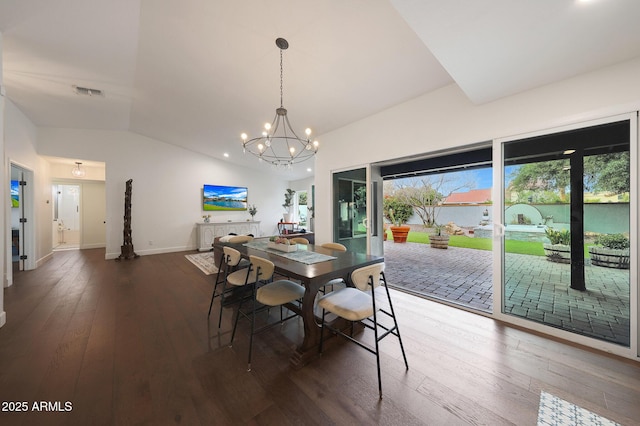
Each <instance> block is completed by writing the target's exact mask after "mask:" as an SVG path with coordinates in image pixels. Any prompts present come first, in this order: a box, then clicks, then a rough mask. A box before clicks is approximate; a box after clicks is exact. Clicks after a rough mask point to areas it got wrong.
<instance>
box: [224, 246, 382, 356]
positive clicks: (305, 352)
mask: <svg viewBox="0 0 640 426" xmlns="http://www.w3.org/2000/svg"><path fill="white" fill-rule="evenodd" d="M225 245H228V246H231V247H233V248H235V249H236V250H238V251H239V252H240V253H241V255H242V256H243V257H245V258H249V256H251V255H253V256H259V257H263V258H265V259H269V260H270V261H271V262H273V264H274V265H275V272H276V273H277V274H279V275H283V276H285V277H289V278H290V279H292V280H297V281H300V283H301V284H302V285H303V286H304V287H305V293H304V298H303V300H302V310H301V312H299V313H300V315H301V316H302V320H303V322H304V339H303V341H302V343H301V344H300V345H298V347H297V348H296V350H295V351H294V353H293V354H292V356H291V358H290V362H291V365H292V367H294V368H300V367H302V366H304V365H305V364H306V363H308V362H309V361H310V360H311V359H313V358H315V357H316V356H317V355H318V348H319V345H320V332H321V329H320V324H319V321H320V319H319V318H316V315H315V311H314V304H315V299H316V295H317V294H318V290H319V289H320V288H322V287H323V286H324V285H325V284H326V283H327V282H328V281H330V280H332V279H335V278H343V279H344V280H345V282H347V283H349V276H350V274H351V272H353V271H354V270H356V269H358V268H361V267H363V266H367V265H371V264H374V263H379V262H383V261H384V258H383V257H380V256H372V255H368V254H366V253H356V252H352V251H346V252H341V251H336V250H330V249H326V248H323V247H321V246H319V245H313V244H309V245H302V244H300V245H298V249H299V250H309V251H313V252H316V253H321V254H325V255H328V256H332V257H334V259H331V260H326V261H323V262H318V263H313V264H310V265H309V264H305V263H302V262H299V261H296V260H291V259H287V258H285V257H282V256H281V255H279V254H276V253H273V252H272V251H264V250H259V249H255V248H250V247H247V246H246V245H244V244H231V243H223V242H219V241H217V242H214V245H213V247H214V250H216V251H219V252H222V247H224V246H225Z"/></svg>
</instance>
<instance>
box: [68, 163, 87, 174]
mask: <svg viewBox="0 0 640 426" xmlns="http://www.w3.org/2000/svg"><path fill="white" fill-rule="evenodd" d="M81 165H82V163H81V162H79V161H76V167H74V168H73V169H72V170H71V174H72V175H73V176H74V177H77V178H81V177H84V175H85V172H84V169H81V168H80V166H81Z"/></svg>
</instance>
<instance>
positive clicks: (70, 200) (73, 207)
mask: <svg viewBox="0 0 640 426" xmlns="http://www.w3.org/2000/svg"><path fill="white" fill-rule="evenodd" d="M81 188H82V187H81V186H80V185H76V184H64V183H54V185H53V229H52V232H53V239H52V241H53V250H71V249H79V248H80V240H81V235H80V232H81V229H82V228H81V226H80V197H81Z"/></svg>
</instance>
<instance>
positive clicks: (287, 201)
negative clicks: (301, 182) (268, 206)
mask: <svg viewBox="0 0 640 426" xmlns="http://www.w3.org/2000/svg"><path fill="white" fill-rule="evenodd" d="M295 194H296V191H294V190H293V189H291V188H287V192H285V193H284V204H282V207H284V209H285V210H286V213H285V214H284V221H285V222H287V223H291V222H293V218H292V216H293V215H292V214H291V206H292V205H293V196H294V195H295Z"/></svg>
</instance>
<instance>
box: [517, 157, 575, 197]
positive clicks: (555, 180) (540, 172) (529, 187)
mask: <svg viewBox="0 0 640 426" xmlns="http://www.w3.org/2000/svg"><path fill="white" fill-rule="evenodd" d="M568 167H569V160H553V161H541V162H538V163H529V164H523V165H522V166H520V167H518V168H516V169H515V170H514V171H513V172H512V173H511V175H510V177H512V178H513V179H512V180H511V186H512V188H513V189H514V190H516V191H519V192H523V191H533V190H538V191H557V192H558V195H559V197H560V201H561V202H566V200H567V193H566V190H567V187H568V186H569V183H570V182H569V171H568Z"/></svg>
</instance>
